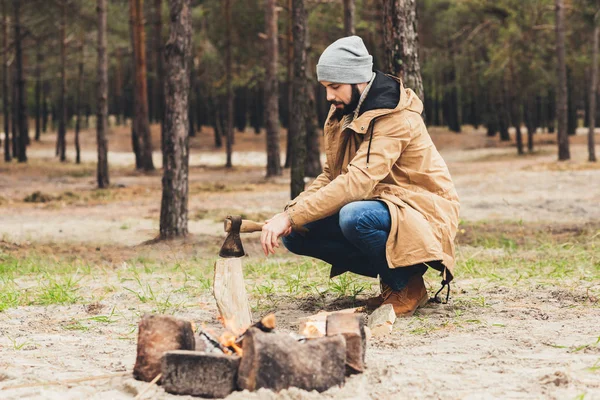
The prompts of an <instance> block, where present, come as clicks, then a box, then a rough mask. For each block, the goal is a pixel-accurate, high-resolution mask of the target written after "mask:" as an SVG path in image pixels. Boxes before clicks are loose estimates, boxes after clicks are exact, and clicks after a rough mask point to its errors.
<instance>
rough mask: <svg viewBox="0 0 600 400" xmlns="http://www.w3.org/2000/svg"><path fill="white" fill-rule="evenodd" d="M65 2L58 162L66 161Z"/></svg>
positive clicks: (63, 8) (64, 4)
mask: <svg viewBox="0 0 600 400" xmlns="http://www.w3.org/2000/svg"><path fill="white" fill-rule="evenodd" d="M66 30H67V0H62V2H61V18H60V98H59V105H58V108H59V110H58V112H59V117H58V137H57V150H58V155H59V156H60V161H63V162H64V161H67V156H66V151H67V34H66Z"/></svg>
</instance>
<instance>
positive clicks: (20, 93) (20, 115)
mask: <svg viewBox="0 0 600 400" xmlns="http://www.w3.org/2000/svg"><path fill="white" fill-rule="evenodd" d="M20 8H21V4H20V0H13V11H14V14H15V58H16V78H17V82H16V84H17V93H16V95H17V96H16V97H17V102H15V103H13V107H16V116H17V118H16V119H17V121H16V122H17V126H18V130H17V132H18V133H17V134H18V137H19V139H18V141H17V142H18V145H17V146H16V147H17V149H16V150H17V151H16V154H15V155H16V156H17V159H18V160H19V162H27V142H28V141H29V129H28V124H27V101H26V99H25V77H24V73H23V50H22V43H21V22H20V14H21V10H20ZM14 140H15V136H14V134H13V141H14ZM13 149H14V146H13Z"/></svg>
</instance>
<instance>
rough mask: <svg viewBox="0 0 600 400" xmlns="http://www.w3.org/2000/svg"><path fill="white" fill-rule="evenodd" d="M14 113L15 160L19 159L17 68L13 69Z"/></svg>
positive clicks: (12, 128) (13, 144) (12, 120)
mask: <svg viewBox="0 0 600 400" xmlns="http://www.w3.org/2000/svg"><path fill="white" fill-rule="evenodd" d="M11 73H12V81H13V84H12V90H11V92H12V93H11V95H12V110H11V111H12V112H11V116H10V118H11V122H12V123H11V132H12V153H13V158H18V157H19V88H18V85H17V67H16V66H15V65H13V68H12V71H11Z"/></svg>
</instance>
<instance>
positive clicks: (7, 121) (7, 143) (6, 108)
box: [2, 0, 12, 162]
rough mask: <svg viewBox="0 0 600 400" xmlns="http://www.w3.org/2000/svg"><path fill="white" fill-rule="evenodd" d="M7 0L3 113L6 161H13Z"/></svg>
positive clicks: (3, 38)
mask: <svg viewBox="0 0 600 400" xmlns="http://www.w3.org/2000/svg"><path fill="white" fill-rule="evenodd" d="M6 2H7V0H2V48H3V54H2V100H3V101H2V113H3V115H4V161H6V162H10V161H12V153H11V148H10V119H11V115H10V108H9V100H8V99H9V96H10V88H9V86H8V16H7V11H6Z"/></svg>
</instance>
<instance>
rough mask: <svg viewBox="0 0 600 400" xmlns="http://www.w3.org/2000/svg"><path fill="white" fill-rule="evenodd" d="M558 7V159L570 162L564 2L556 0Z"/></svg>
mask: <svg viewBox="0 0 600 400" xmlns="http://www.w3.org/2000/svg"><path fill="white" fill-rule="evenodd" d="M555 5H556V58H557V66H558V67H557V75H558V77H557V78H558V80H557V84H558V91H557V93H556V114H557V121H558V123H557V131H558V159H559V161H564V160H569V159H570V158H571V154H570V152H569V135H568V132H567V100H568V99H567V66H566V60H565V59H566V55H565V22H564V19H565V7H564V1H563V0H555Z"/></svg>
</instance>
